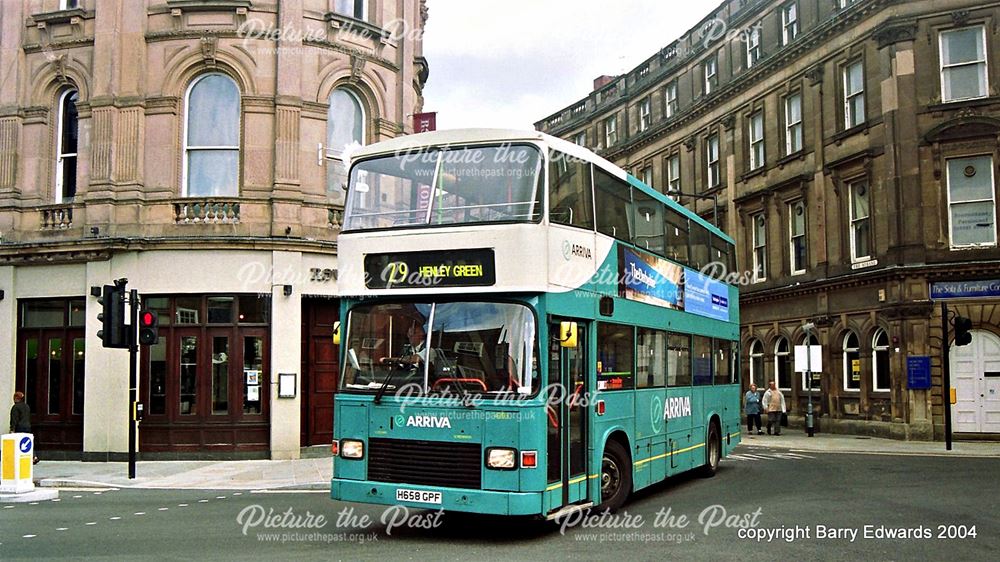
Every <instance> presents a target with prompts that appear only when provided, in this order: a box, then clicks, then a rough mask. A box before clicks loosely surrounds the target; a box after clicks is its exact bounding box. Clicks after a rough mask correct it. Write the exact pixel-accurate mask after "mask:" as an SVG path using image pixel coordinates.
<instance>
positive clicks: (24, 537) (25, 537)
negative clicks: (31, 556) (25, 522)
mask: <svg viewBox="0 0 1000 562" xmlns="http://www.w3.org/2000/svg"><path fill="white" fill-rule="evenodd" d="M37 536H38V535H24V536H23V537H21V538H22V539H33V538H35V537H37Z"/></svg>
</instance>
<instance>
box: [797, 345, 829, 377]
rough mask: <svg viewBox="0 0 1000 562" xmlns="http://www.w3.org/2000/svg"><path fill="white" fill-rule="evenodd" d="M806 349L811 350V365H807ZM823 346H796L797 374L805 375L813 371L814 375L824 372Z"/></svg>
mask: <svg viewBox="0 0 1000 562" xmlns="http://www.w3.org/2000/svg"><path fill="white" fill-rule="evenodd" d="M806 347H808V348H809V365H808V368H806V367H807V365H806ZM822 350H823V346H821V345H809V346H805V345H797V346H795V372H796V373H804V372H806V371H812V372H814V373H821V372H823V351H822Z"/></svg>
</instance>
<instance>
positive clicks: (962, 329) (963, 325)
mask: <svg viewBox="0 0 1000 562" xmlns="http://www.w3.org/2000/svg"><path fill="white" fill-rule="evenodd" d="M971 329H972V319H971V318H966V317H964V316H956V317H955V345H969V344H970V343H972V334H971V333H970V332H969V330H971Z"/></svg>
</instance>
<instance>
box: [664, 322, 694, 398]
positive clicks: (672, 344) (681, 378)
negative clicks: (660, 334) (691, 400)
mask: <svg viewBox="0 0 1000 562" xmlns="http://www.w3.org/2000/svg"><path fill="white" fill-rule="evenodd" d="M667 386H670V387H675V386H691V336H689V335H687V334H670V335H669V336H668V337H667Z"/></svg>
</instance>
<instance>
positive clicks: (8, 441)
mask: <svg viewBox="0 0 1000 562" xmlns="http://www.w3.org/2000/svg"><path fill="white" fill-rule="evenodd" d="M34 458H35V436H34V435H32V434H30V433H8V434H5V435H3V436H0V492H4V493H14V494H21V493H24V492H31V491H33V490H34V489H35V482H34V481H33V480H32V474H31V467H32V461H33V460H34Z"/></svg>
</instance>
